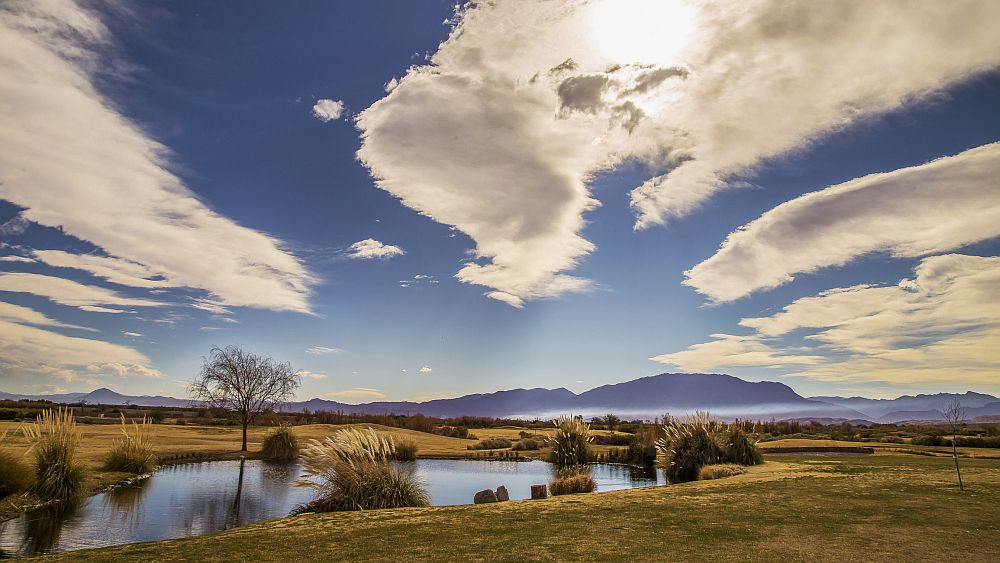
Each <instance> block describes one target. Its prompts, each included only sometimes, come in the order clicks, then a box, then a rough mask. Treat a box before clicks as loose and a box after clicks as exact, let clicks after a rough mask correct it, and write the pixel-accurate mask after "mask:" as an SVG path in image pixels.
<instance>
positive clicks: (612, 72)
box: [357, 0, 1000, 306]
mask: <svg viewBox="0 0 1000 563" xmlns="http://www.w3.org/2000/svg"><path fill="white" fill-rule="evenodd" d="M998 17H1000V4H997V3H991V2H954V3H936V2H919V3H910V2H892V1H890V2H855V3H847V4H840V3H836V4H829V3H828V4H822V5H814V4H811V3H810V4H792V5H790V4H788V3H785V2H780V1H777V0H758V1H752V2H741V3H739V9H733V7H732V6H730V5H728V4H727V3H725V2H711V1H709V2H697V3H695V2H691V3H688V2H676V3H674V2H662V1H659V0H650V1H639V0H633V1H613V0H605V1H595V2H582V1H572V0H564V1H553V2H544V3H537V4H534V3H532V4H528V3H524V2H502V1H501V2H489V3H485V2H484V3H478V4H470V5H469V6H468V7H467V8H465V9H462V10H460V11H459V13H458V14H457V17H456V18H455V20H456V21H457V22H458V23H457V25H456V27H455V29H454V31H453V32H452V34H451V36H450V37H449V38H448V40H447V41H446V42H444V43H442V44H441V45H440V46H439V48H438V49H437V51H436V52H435V53H434V54H433V56H432V57H431V59H430V64H429V65H425V66H415V67H413V68H411V69H410V70H409V71H408V72H407V74H406V75H405V76H404V77H402V78H401V79H399V80H398V81H395V82H394V87H393V88H391V89H389V90H390V91H389V92H388V94H387V95H386V96H385V97H384V98H383V99H382V100H380V101H378V102H376V103H375V104H373V105H372V106H371V107H369V108H368V109H366V110H365V111H363V112H362V113H361V114H359V116H358V118H357V124H358V127H359V128H360V129H361V131H362V140H363V144H362V147H361V149H360V150H359V152H358V156H359V158H360V160H361V161H362V162H363V163H364V164H365V165H366V166H367V167H368V168H369V170H370V171H371V173H372V175H373V177H374V178H375V179H376V182H377V185H378V186H379V187H380V188H382V189H384V190H386V191H388V192H390V193H391V194H393V195H394V196H396V197H398V198H399V199H400V200H401V201H402V203H403V204H404V205H406V206H408V207H410V208H412V209H415V210H417V211H419V212H420V213H423V214H425V215H427V216H428V217H431V218H432V219H434V220H435V221H438V222H440V223H443V224H447V225H450V226H453V227H455V228H457V229H459V230H461V231H462V232H464V233H465V234H467V235H468V236H470V237H471V238H472V239H473V240H474V241H475V242H476V259H474V260H471V261H469V262H468V263H466V264H465V265H464V266H463V267H462V268H461V269H460V270H459V271H458V273H457V274H456V277H457V278H458V279H459V280H461V281H463V282H466V283H472V284H477V285H482V286H485V287H486V288H488V291H487V295H488V296H489V297H491V298H494V299H498V300H501V301H504V302H506V303H508V304H511V305H513V306H522V305H523V304H524V303H525V302H526V301H530V300H533V299H543V298H548V297H555V296H558V295H561V294H564V293H567V292H579V291H587V290H588V289H590V288H591V287H592V284H591V282H590V281H589V280H585V279H581V278H578V277H575V276H572V275H570V274H569V273H568V272H570V271H571V270H573V269H574V268H575V267H576V265H577V264H578V262H579V261H580V260H581V259H583V258H584V257H585V256H586V255H587V254H589V253H591V252H592V251H593V250H594V245H593V244H592V243H591V242H590V241H588V240H586V239H585V238H583V236H581V234H580V233H581V231H582V229H583V226H584V214H585V213H586V212H587V211H589V210H591V209H594V208H595V207H596V206H597V205H598V203H597V202H596V201H595V200H594V199H593V198H592V197H591V195H590V192H589V190H588V187H587V184H588V182H589V180H590V178H591V177H592V176H593V175H594V174H595V173H597V172H600V171H603V170H609V169H613V168H614V167H615V166H616V165H618V164H620V163H622V162H623V161H625V160H629V159H635V160H639V161H642V162H644V163H646V164H648V166H649V170H650V175H651V176H652V177H651V178H650V179H649V180H648V181H647V182H645V183H643V184H642V185H641V186H638V187H636V188H635V189H634V190H633V191H632V192H631V203H632V208H633V209H634V210H635V213H636V216H637V217H636V227H637V228H646V227H649V226H653V225H657V224H660V223H664V222H665V221H667V220H668V219H669V218H671V217H679V216H683V215H685V214H687V213H690V212H691V211H692V210H694V209H696V208H697V207H698V206H700V205H701V204H703V203H704V202H705V201H706V200H707V199H708V198H710V197H711V196H712V195H713V194H715V193H716V192H718V191H719V190H722V189H725V188H727V187H730V186H733V185H736V184H738V183H739V182H738V181H736V182H734V180H738V179H739V177H740V176H743V175H746V174H748V173H751V172H752V170H753V168H754V166H756V165H758V164H759V163H761V162H763V161H764V160H766V159H769V158H773V157H776V156H779V155H782V154H785V153H788V152H790V151H795V150H798V149H801V148H803V147H804V146H806V145H808V144H809V143H811V142H812V141H813V140H815V139H816V138H818V137H820V136H822V135H824V134H828V133H830V132H834V131H838V130H842V129H843V128H845V127H848V126H850V125H851V124H853V123H856V122H858V121H861V120H864V119H866V118H867V117H869V116H874V115H878V114H881V113H884V112H887V111H893V110H896V109H899V108H902V107H906V106H907V105H910V104H912V103H914V102H915V101H918V100H919V99H920V98H921V97H922V96H925V95H927V94H929V93H932V92H936V91H940V90H941V89H944V88H947V87H948V86H949V85H952V84H955V83H956V82H958V81H961V80H963V79H966V78H968V77H970V76H973V75H974V74H976V73H979V72H983V71H986V70H989V69H992V68H996V67H997V65H998V64H1000V36H998V34H996V33H995V29H994V26H993V25H992V22H993V21H996V19H997V18H998ZM647 22H655V24H649V23H647ZM650 25H652V26H653V28H652V29H650V27H649V26H650ZM958 30H961V31H958ZM958 34H961V40H957V39H956V38H957V36H958Z"/></svg>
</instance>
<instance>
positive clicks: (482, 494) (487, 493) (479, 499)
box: [472, 489, 497, 504]
mask: <svg viewBox="0 0 1000 563" xmlns="http://www.w3.org/2000/svg"><path fill="white" fill-rule="evenodd" d="M472 502H474V503H476V504H484V503H487V502H497V494H496V493H494V492H493V491H491V490H489V489H485V490H482V491H479V492H478V493H476V496H475V497H473V499H472Z"/></svg>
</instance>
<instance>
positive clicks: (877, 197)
mask: <svg viewBox="0 0 1000 563" xmlns="http://www.w3.org/2000/svg"><path fill="white" fill-rule="evenodd" d="M998 177H1000V143H993V144H990V145H984V146H981V147H978V148H975V149H971V150H968V151H965V152H963V153H961V154H958V155H955V156H950V157H946V158H941V159H938V160H935V161H933V162H929V163H927V164H923V165H920V166H913V167H910V168H903V169H900V170H895V171H892V172H888V173H884V174H872V175H869V176H864V177H862V178H857V179H855V180H851V181H850V182H845V183H843V184H838V185H836V186H830V187H828V188H826V189H824V190H820V191H818V192H813V193H809V194H806V195H803V196H800V197H797V198H795V199H793V200H791V201H788V202H786V203H783V204H781V205H779V206H777V207H775V208H774V209H772V210H770V211H768V212H767V213H764V214H763V215H762V216H761V217H760V218H759V219H756V220H754V221H752V222H751V223H749V224H748V225H746V226H744V227H742V228H740V229H739V230H737V231H734V232H733V233H732V234H730V235H729V236H728V237H727V238H726V241H725V242H723V243H722V246H721V248H719V250H718V252H716V253H715V255H713V256H712V257H711V258H709V259H707V260H705V261H704V262H701V263H700V264H698V265H697V266H695V267H693V268H691V269H690V270H688V271H687V272H685V276H686V277H687V279H686V280H685V281H684V283H685V284H686V285H689V286H692V287H694V288H695V289H696V290H697V291H698V292H699V293H702V294H705V295H707V296H708V297H710V298H711V299H712V300H714V301H732V300H734V299H739V298H741V297H744V296H746V295H749V294H750V293H752V292H754V291H758V290H764V289H772V288H774V287H777V286H780V285H783V284H786V283H789V282H791V281H792V280H793V279H794V275H795V274H798V273H811V272H816V271H818V270H820V269H822V268H827V267H831V266H841V265H844V264H846V263H848V262H850V261H851V260H853V259H855V258H858V257H860V256H863V255H865V254H869V253H873V252H885V253H888V254H890V255H892V256H894V257H903V258H914V257H919V256H926V255H929V254H938V253H941V252H946V251H950V250H954V249H957V248H961V247H962V246H965V245H967V244H971V243H974V242H978V241H981V240H986V239H990V238H994V237H997V236H1000V189H996V185H997V178H998Z"/></svg>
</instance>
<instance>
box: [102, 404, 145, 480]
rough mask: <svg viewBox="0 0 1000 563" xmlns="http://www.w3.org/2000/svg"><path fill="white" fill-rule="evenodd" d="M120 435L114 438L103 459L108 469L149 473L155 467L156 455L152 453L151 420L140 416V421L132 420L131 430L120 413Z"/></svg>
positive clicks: (105, 467)
mask: <svg viewBox="0 0 1000 563" xmlns="http://www.w3.org/2000/svg"><path fill="white" fill-rule="evenodd" d="M121 433H122V435H121V437H120V438H118V439H117V440H115V443H114V444H113V445H112V446H111V451H109V452H108V455H107V457H106V458H105V460H104V469H106V470H108V471H127V472H129V473H149V472H150V471H152V470H154V469H156V455H154V454H153V421H152V420H150V419H147V418H146V417H145V416H144V417H142V421H141V422H135V421H132V428H131V432H130V431H129V424H128V423H127V422H126V421H125V415H124V414H122V415H121Z"/></svg>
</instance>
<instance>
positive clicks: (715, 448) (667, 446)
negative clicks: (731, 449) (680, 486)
mask: <svg viewBox="0 0 1000 563" xmlns="http://www.w3.org/2000/svg"><path fill="white" fill-rule="evenodd" d="M723 428H724V426H723V425H722V424H721V423H719V422H717V421H715V420H713V419H712V417H711V416H710V415H709V414H708V413H707V412H701V411H699V412H697V413H695V415H694V416H690V417H685V418H670V419H668V420H666V421H665V422H664V424H663V433H664V437H663V438H660V439H659V440H657V442H656V449H657V461H658V462H659V463H660V465H661V466H662V467H663V468H664V469H665V470H666V472H667V478H668V479H670V480H671V481H692V480H694V479H697V478H698V472H699V471H701V468H702V467H703V466H705V465H712V464H714V463H719V462H720V461H721V460H722V457H723V451H722V448H721V447H720V446H719V444H718V442H717V441H716V435H717V434H718V433H719V432H720V431H721V430H722V429H723Z"/></svg>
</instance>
